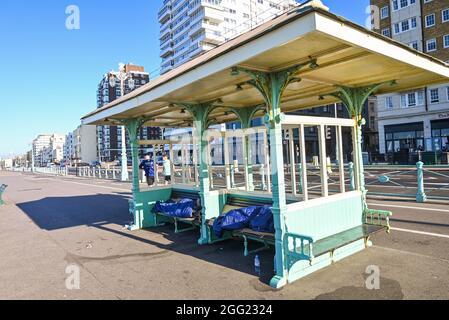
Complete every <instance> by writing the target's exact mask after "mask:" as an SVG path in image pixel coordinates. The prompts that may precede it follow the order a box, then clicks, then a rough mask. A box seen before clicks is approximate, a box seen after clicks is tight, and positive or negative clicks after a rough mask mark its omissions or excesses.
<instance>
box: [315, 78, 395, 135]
mask: <svg viewBox="0 0 449 320" xmlns="http://www.w3.org/2000/svg"><path fill="white" fill-rule="evenodd" d="M386 84H390V85H391V86H393V85H395V84H396V80H392V81H386V82H381V83H376V84H373V85H370V86H366V87H347V86H337V89H338V91H336V92H333V93H330V94H327V95H322V96H320V97H323V96H332V97H335V98H337V99H339V100H340V101H341V102H343V103H344V104H345V105H346V108H347V109H348V111H349V113H350V114H351V116H352V117H353V118H355V119H357V120H358V124H359V126H362V125H365V120H364V119H362V111H363V106H364V105H365V102H366V100H367V99H368V98H369V96H371V95H372V94H373V93H374V92H375V91H376V90H377V89H379V88H380V87H382V86H384V85H386Z"/></svg>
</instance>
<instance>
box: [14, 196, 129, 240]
mask: <svg viewBox="0 0 449 320" xmlns="http://www.w3.org/2000/svg"><path fill="white" fill-rule="evenodd" d="M128 198H129V196H128V197H127V196H125V195H122V194H96V195H89V196H77V197H49V198H43V199H40V200H36V201H31V202H23V203H18V204H17V207H19V208H20V209H21V210H22V211H23V212H24V213H25V214H26V215H28V216H29V217H30V218H31V220H33V222H34V223H35V224H36V225H37V226H39V228H41V229H43V230H47V231H53V230H58V229H65V228H72V227H77V226H83V225H87V226H89V225H93V224H96V223H114V224H118V225H125V224H127V223H129V220H130V216H129V213H128V212H129V209H128Z"/></svg>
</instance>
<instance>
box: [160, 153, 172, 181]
mask: <svg viewBox="0 0 449 320" xmlns="http://www.w3.org/2000/svg"><path fill="white" fill-rule="evenodd" d="M162 169H163V170H162V174H163V175H164V179H165V185H166V186H167V185H168V184H169V183H171V161H170V160H169V159H168V156H167V154H164V157H163V158H162Z"/></svg>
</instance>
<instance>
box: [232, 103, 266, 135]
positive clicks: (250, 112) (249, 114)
mask: <svg viewBox="0 0 449 320" xmlns="http://www.w3.org/2000/svg"><path fill="white" fill-rule="evenodd" d="M265 109H266V107H265V104H261V105H257V106H252V107H246V108H234V107H229V110H230V111H231V112H232V113H234V114H235V115H236V116H237V117H238V118H239V121H240V123H241V124H242V129H248V128H250V127H251V121H252V120H253V119H254V117H255V115H256V113H257V112H259V111H261V110H265Z"/></svg>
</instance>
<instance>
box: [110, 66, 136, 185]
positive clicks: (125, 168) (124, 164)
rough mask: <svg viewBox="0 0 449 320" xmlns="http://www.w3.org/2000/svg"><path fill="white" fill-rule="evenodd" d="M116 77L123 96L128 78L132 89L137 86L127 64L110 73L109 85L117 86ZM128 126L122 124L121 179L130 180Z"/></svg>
mask: <svg viewBox="0 0 449 320" xmlns="http://www.w3.org/2000/svg"><path fill="white" fill-rule="evenodd" d="M116 79H117V80H119V81H120V93H121V95H120V96H121V97H123V96H124V95H125V81H126V80H128V86H129V88H130V89H131V90H134V88H135V81H134V79H133V77H132V74H131V73H127V72H126V68H125V65H124V64H123V63H120V64H119V71H118V73H116V74H114V73H113V72H111V73H110V76H109V85H110V86H111V87H112V88H115V86H116ZM125 130H126V128H125V126H121V131H122V132H121V136H122V170H121V171H122V174H121V181H128V180H129V175H128V157H127V155H126V131H125Z"/></svg>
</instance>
